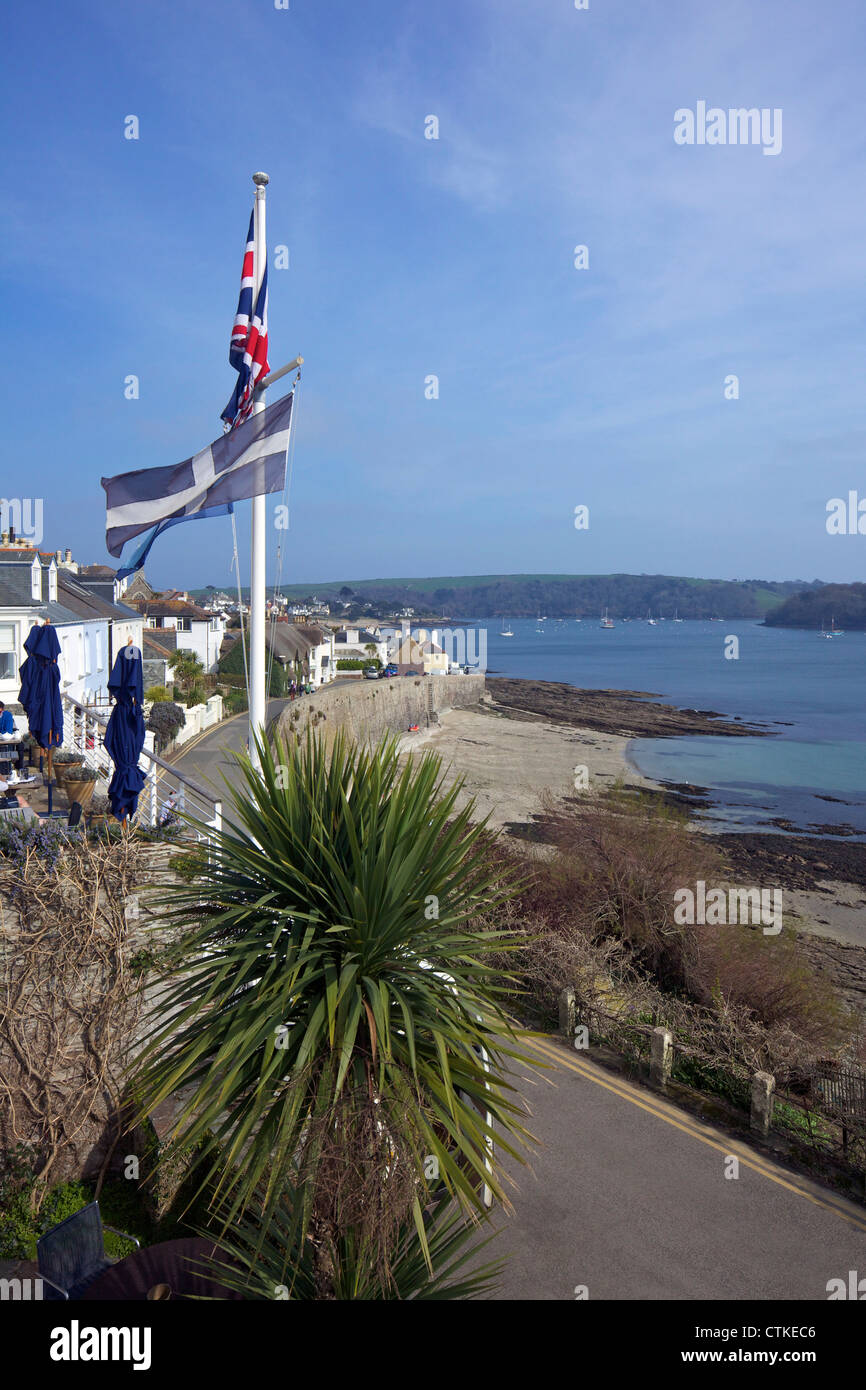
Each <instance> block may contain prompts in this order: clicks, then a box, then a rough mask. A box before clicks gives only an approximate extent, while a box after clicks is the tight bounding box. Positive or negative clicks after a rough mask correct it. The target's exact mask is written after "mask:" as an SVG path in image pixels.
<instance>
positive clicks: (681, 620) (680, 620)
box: [674, 608, 685, 623]
mask: <svg viewBox="0 0 866 1390" xmlns="http://www.w3.org/2000/svg"><path fill="white" fill-rule="evenodd" d="M679 611H680V610H679V609H678V608H675V609H674V622H675V623H684V622H685V618H681V617H680V616H679Z"/></svg>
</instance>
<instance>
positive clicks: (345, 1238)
mask: <svg viewBox="0 0 866 1390" xmlns="http://www.w3.org/2000/svg"><path fill="white" fill-rule="evenodd" d="M299 1205H300V1204H299V1203H298V1202H297V1200H296V1194H295V1193H293V1192H291V1191H287V1192H285V1193H284V1194H283V1196H282V1197H281V1198H280V1200H279V1202H278V1203H277V1204H276V1206H275V1207H274V1208H273V1209H272V1210H271V1212H270V1214H269V1216H268V1217H267V1219H265V1220H263V1219H262V1214H261V1212H260V1211H259V1210H257V1209H256V1208H255V1206H254V1207H253V1208H252V1209H248V1210H247V1211H245V1212H244V1213H243V1214H242V1215H241V1216H240V1218H239V1219H238V1220H236V1221H235V1222H234V1223H233V1224H232V1226H231V1227H230V1229H228V1230H226V1231H224V1232H223V1234H222V1235H221V1237H220V1243H219V1247H218V1249H217V1250H215V1251H214V1253H213V1254H212V1255H211V1256H210V1257H205V1258H204V1259H201V1260H195V1261H192V1262H191V1263H192V1265H193V1267H194V1268H195V1269H196V1270H197V1271H199V1272H201V1273H203V1274H204V1275H206V1276H208V1277H210V1278H211V1279H215V1280H216V1282H217V1283H219V1284H220V1285H221V1286H222V1287H223V1288H224V1289H231V1290H234V1291H236V1292H238V1293H240V1294H242V1295H243V1296H245V1297H246V1298H249V1299H271V1300H273V1299H277V1300H279V1299H287V1300H292V1301H296V1302H298V1301H301V1302H306V1301H316V1300H321V1299H322V1298H326V1299H339V1300H349V1299H351V1300H368V1301H382V1300H394V1299H399V1300H415V1301H421V1300H424V1301H428V1300H438V1301H442V1300H446V1299H447V1300H455V1299H470V1298H479V1297H481V1296H482V1295H484V1294H487V1293H490V1292H492V1291H493V1289H494V1288H495V1287H496V1281H497V1278H498V1276H499V1274H500V1272H501V1269H502V1265H503V1261H502V1260H488V1261H487V1262H486V1263H485V1264H483V1265H482V1264H479V1263H478V1259H479V1256H480V1253H481V1251H482V1250H483V1249H484V1247H485V1246H486V1245H488V1244H489V1242H490V1241H491V1240H492V1239H493V1238H494V1237H493V1236H491V1235H487V1236H486V1238H485V1239H483V1240H478V1239H477V1238H476V1231H475V1227H474V1225H471V1224H467V1222H466V1221H465V1220H464V1218H463V1215H462V1213H461V1212H460V1211H459V1210H457V1209H456V1208H455V1207H454V1205H453V1204H448V1203H438V1204H437V1203H434V1204H432V1206H431V1208H430V1209H429V1210H428V1211H426V1212H425V1213H424V1234H425V1241H424V1243H423V1244H422V1242H421V1241H419V1239H418V1233H417V1230H416V1229H415V1225H414V1223H413V1221H412V1220H411V1219H409V1220H405V1221H403V1222H401V1223H400V1225H399V1226H398V1228H397V1229H396V1231H395V1232H394V1237H393V1242H392V1248H391V1250H390V1252H389V1268H388V1277H387V1278H383V1277H382V1273H381V1270H380V1268H379V1265H378V1262H377V1260H376V1258H375V1252H374V1251H373V1250H371V1248H370V1247H369V1244H368V1243H367V1242H366V1241H365V1239H364V1237H363V1236H362V1235H360V1234H359V1232H358V1230H357V1229H356V1228H351V1227H350V1228H347V1229H345V1230H343V1231H341V1232H338V1233H336V1235H335V1236H334V1237H333V1238H332V1239H331V1240H329V1241H327V1243H325V1242H323V1241H322V1240H321V1239H320V1240H319V1241H318V1242H316V1241H314V1240H313V1239H310V1238H307V1239H306V1240H304V1239H302V1238H300V1236H299V1223H298V1218H297V1212H298V1207H299ZM200 1234H201V1235H202V1236H205V1237H207V1236H208V1234H209V1233H208V1232H207V1231H205V1230H201V1231H200Z"/></svg>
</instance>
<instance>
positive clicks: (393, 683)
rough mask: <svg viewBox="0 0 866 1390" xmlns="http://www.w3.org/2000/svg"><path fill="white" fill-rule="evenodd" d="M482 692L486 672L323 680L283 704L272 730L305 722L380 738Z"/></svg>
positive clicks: (298, 729) (429, 720)
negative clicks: (341, 681)
mask: <svg viewBox="0 0 866 1390" xmlns="http://www.w3.org/2000/svg"><path fill="white" fill-rule="evenodd" d="M483 694H484V676H483V675H472V676H395V677H394V678H393V679H392V680H377V681H368V680H361V681H355V682H353V683H352V684H351V685H350V684H348V683H347V684H344V685H338V686H336V687H333V688H329V687H327V686H325V687H324V688H323V689H321V690H318V691H316V694H315V695H308V696H305V697H303V698H302V699H299V700H295V701H294V702H293V703H292V704H289V705H286V707H285V709H284V710H283V711H282V713H281V714H280V716H279V719H278V720H277V721H276V731H277V733H278V734H279V735H280V737H282V738H285V737H286V736H287V735H288V734H289V733H296V734H303V733H305V731H306V729H307V727H308V726H312V727H313V728H318V729H320V730H327V731H330V730H332V729H333V730H334V731H336V730H337V729H344V730H345V731H346V732H347V733H348V734H351V736H352V737H353V738H355V739H356V740H357V741H358V742H359V743H378V742H379V740H380V739H381V738H382V737H383V736H384V735H385V734H393V733H405V732H406V730H407V729H408V728H409V727H410V725H412V724H418V725H419V726H420V727H421V728H422V729H426V728H427V727H428V726H429V725H430V724H437V723H438V722H439V715H440V714H441V713H443V711H445V710H447V709H462V708H465V707H466V706H467V705H476V704H478V701H479V700H480V699H481V697H482V695H483Z"/></svg>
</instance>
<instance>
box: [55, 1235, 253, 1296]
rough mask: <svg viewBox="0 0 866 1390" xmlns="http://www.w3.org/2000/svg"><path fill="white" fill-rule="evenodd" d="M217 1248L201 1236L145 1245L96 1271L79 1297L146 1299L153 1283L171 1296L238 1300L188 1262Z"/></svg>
mask: <svg viewBox="0 0 866 1390" xmlns="http://www.w3.org/2000/svg"><path fill="white" fill-rule="evenodd" d="M217 1249H218V1247H217V1246H216V1245H214V1243H213V1241H211V1240H205V1239H203V1238H202V1237H201V1236H186V1237H183V1238H182V1239H180V1240H166V1241H163V1242H162V1244H161V1245H148V1246H146V1247H145V1248H144V1249H143V1250H135V1251H133V1253H132V1254H131V1255H127V1256H126V1258H125V1259H123V1260H118V1262H117V1264H115V1265H112V1266H111V1268H110V1269H107V1270H106V1271H105V1273H104V1274H100V1276H99V1278H98V1279H96V1280H94V1282H93V1283H92V1284H91V1285H90V1287H89V1288H88V1289H86V1290H85V1292H84V1293H83V1294H82V1299H83V1300H85V1301H90V1302H106V1303H117V1302H123V1301H125V1300H127V1299H129V1300H136V1299H146V1298H147V1294H148V1290H149V1289H152V1288H154V1286H155V1285H156V1284H168V1286H169V1288H170V1289H171V1297H172V1298H173V1299H174V1298H193V1297H196V1296H197V1297H199V1298H226V1299H236V1300H241V1299H242V1297H243V1295H242V1294H240V1293H236V1292H235V1291H234V1290H233V1289H226V1288H224V1287H223V1286H222V1284H220V1283H219V1279H218V1277H217V1276H214V1275H211V1274H206V1273H205V1272H204V1271H200V1270H199V1268H198V1264H195V1265H193V1264H191V1263H190V1261H191V1260H194V1261H196V1262H199V1261H201V1260H204V1259H206V1258H208V1257H209V1256H210V1255H212V1254H213V1253H214V1251H216V1250H217ZM223 1258H225V1257H223Z"/></svg>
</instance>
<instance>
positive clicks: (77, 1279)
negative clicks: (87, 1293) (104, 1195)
mask: <svg viewBox="0 0 866 1390" xmlns="http://www.w3.org/2000/svg"><path fill="white" fill-rule="evenodd" d="M104 1230H105V1231H113V1232H114V1234H115V1235H118V1236H123V1238H124V1240H131V1241H132V1242H133V1244H134V1245H137V1246H140V1245H141V1242H140V1241H139V1240H136V1238H135V1236H131V1235H128V1234H127V1233H126V1231H117V1230H115V1228H114V1227H113V1226H103V1223H102V1217H101V1215H100V1212H99V1203H98V1202H91V1203H90V1204H89V1206H86V1207H82V1208H81V1211H76V1212H75V1213H73V1215H72V1216H67V1218H66V1220H65V1221H61V1223H60V1225H59V1226H54V1227H53V1229H52V1230H50V1231H46V1233H45V1235H44V1236H40V1238H39V1240H38V1241H37V1242H36V1255H37V1259H38V1261H39V1277H40V1279H42V1280H43V1282H44V1284H45V1286H46V1287H45V1292H44V1297H45V1299H46V1300H48V1301H54V1302H60V1301H61V1300H69V1299H75V1298H80V1297H81V1295H82V1294H83V1293H84V1290H85V1289H86V1288H87V1287H88V1286H89V1285H90V1284H92V1283H93V1281H94V1279H96V1278H98V1276H99V1275H100V1274H102V1272H103V1270H106V1269H108V1268H109V1266H110V1265H113V1264H115V1263H116V1261H115V1260H112V1259H109V1257H108V1256H107V1255H106V1253H105V1241H104V1239H103V1231H104Z"/></svg>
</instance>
